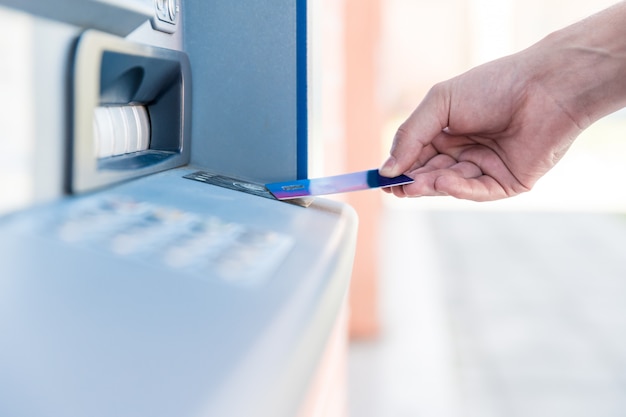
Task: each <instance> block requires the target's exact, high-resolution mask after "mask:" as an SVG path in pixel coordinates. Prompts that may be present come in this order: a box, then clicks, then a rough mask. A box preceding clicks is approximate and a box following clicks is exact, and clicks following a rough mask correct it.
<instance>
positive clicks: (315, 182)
mask: <svg viewBox="0 0 626 417" xmlns="http://www.w3.org/2000/svg"><path fill="white" fill-rule="evenodd" d="M411 182H413V179H412V178H410V177H407V176H406V175H400V176H399V177H394V178H387V177H383V176H382V175H380V174H379V173H378V170H377V169H371V170H369V171H360V172H352V173H350V174H342V175H334V176H331V177H322V178H312V179H307V180H294V181H284V182H274V183H271V184H265V188H267V190H268V191H269V192H270V193H272V195H274V197H276V198H277V199H279V200H289V199H291V198H301V197H309V196H314V195H326V194H337V193H347V192H350V191H361V190H369V189H371V188H380V187H390V186H392V185H401V184H408V183H411Z"/></svg>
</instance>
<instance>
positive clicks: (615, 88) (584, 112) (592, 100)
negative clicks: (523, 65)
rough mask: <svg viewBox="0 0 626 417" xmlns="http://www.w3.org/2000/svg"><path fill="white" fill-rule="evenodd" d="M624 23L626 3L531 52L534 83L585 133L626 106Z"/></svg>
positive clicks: (550, 37) (551, 37)
mask: <svg viewBox="0 0 626 417" xmlns="http://www.w3.org/2000/svg"><path fill="white" fill-rule="evenodd" d="M624 22H626V3H620V4H618V5H616V6H614V7H612V8H609V9H607V10H605V11H603V12H601V13H599V14H597V15H594V16H591V17H590V18H588V19H585V20H583V21H581V22H578V23H576V24H574V25H572V26H568V27H566V28H564V29H562V30H560V31H557V32H554V33H552V34H550V35H548V36H547V37H546V38H544V39H543V40H542V41H540V42H539V43H537V44H536V45H534V46H533V47H531V48H529V49H528V50H527V51H526V53H527V54H530V56H529V57H526V62H528V63H529V65H530V67H529V68H530V69H529V71H531V74H532V75H531V78H533V80H534V81H535V82H536V83H537V84H538V85H539V86H540V87H541V88H542V89H543V90H544V91H545V92H546V93H547V94H548V95H549V96H550V97H552V98H553V99H554V100H555V101H556V102H557V103H558V104H559V105H560V106H561V107H562V109H563V110H564V111H565V112H566V113H567V114H568V115H569V116H570V117H571V118H572V120H573V121H574V122H575V123H576V124H577V125H578V126H580V127H581V128H586V127H588V126H589V125H590V124H592V123H593V122H595V121H596V120H598V119H600V118H601V117H603V116H606V115H607V114H610V113H612V112H614V111H616V110H619V109H620V108H622V107H624V106H626V24H624ZM536 63H539V65H534V64H536ZM533 65H534V66H533Z"/></svg>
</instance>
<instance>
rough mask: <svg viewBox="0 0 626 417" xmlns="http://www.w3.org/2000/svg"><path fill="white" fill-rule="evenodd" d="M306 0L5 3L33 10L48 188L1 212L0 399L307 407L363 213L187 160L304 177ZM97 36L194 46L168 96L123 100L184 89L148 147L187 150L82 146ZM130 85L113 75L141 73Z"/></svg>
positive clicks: (17, 404) (47, 407)
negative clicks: (218, 179)
mask: <svg viewBox="0 0 626 417" xmlns="http://www.w3.org/2000/svg"><path fill="white" fill-rule="evenodd" d="M304 3H305V2H303V1H298V2H294V1H288V0H280V1H271V2H270V1H269V0H242V1H235V2H233V1H216V0H208V1H207V0H181V3H179V7H180V10H179V14H178V15H176V17H175V19H173V22H171V23H167V22H163V21H158V19H156V18H155V16H156V15H155V13H156V12H155V4H156V3H155V2H154V1H152V0H126V1H123V2H122V1H117V0H63V1H57V2H50V1H48V0H28V1H23V0H0V14H3V13H7V14H9V15H13V14H14V15H15V16H18V15H19V16H20V18H21V19H26V20H27V21H28V22H30V26H29V27H31V29H32V30H31V32H30V33H29V36H30V38H31V41H32V42H31V43H30V45H31V47H32V51H30V59H31V61H30V62H32V63H33V66H34V71H33V74H32V80H31V81H32V82H31V83H30V86H31V90H30V91H31V92H28V93H27V92H25V94H33V96H32V97H31V98H30V99H29V100H28V101H29V103H31V105H30V106H29V108H28V114H27V116H28V118H29V119H30V120H33V121H35V127H34V130H33V144H34V146H33V149H34V151H33V155H32V158H31V160H32V166H31V165H29V167H28V169H30V170H31V171H32V175H31V180H32V184H33V190H34V201H35V203H34V204H33V205H32V206H31V207H27V208H24V209H22V210H19V211H16V212H13V213H9V214H8V215H4V216H2V217H0V335H1V336H0V415H2V416H16V417H17V416H19V417H57V416H64V417H84V416H90V417H110V416H116V417H125V416H129V417H130V416H133V417H135V416H137V417H144V416H150V417H166V416H167V417H169V416H176V417H192V416H193V417H196V416H220V417H221V416H251V415H254V416H268V417H270V416H271V417H280V416H294V415H296V414H297V412H298V410H299V408H300V406H301V405H302V404H301V403H302V401H303V398H304V396H305V394H306V392H307V390H308V389H309V385H310V382H311V379H312V377H313V375H314V374H315V370H316V367H317V364H318V361H319V359H320V356H321V354H322V352H323V350H324V347H325V345H326V342H327V341H328V337H329V334H330V332H331V329H332V328H333V326H334V325H335V324H336V322H337V317H338V314H339V311H340V309H341V308H342V305H343V303H344V302H345V297H346V294H347V288H348V283H349V277H350V273H351V267H352V259H353V254H354V249H355V236H356V228H357V220H356V215H355V213H354V211H353V210H352V209H351V208H350V207H348V206H346V205H344V204H341V203H337V202H332V201H327V200H323V199H318V200H316V201H315V202H314V203H313V204H312V205H311V206H310V207H308V208H304V207H300V206H297V205H292V204H287V203H283V202H279V201H275V200H271V199H266V198H261V197H257V196H253V195H250V194H246V193H242V192H237V191H233V190H229V189H225V188H220V187H216V186H213V185H208V184H204V183H201V182H198V181H192V180H189V179H186V178H184V176H185V175H188V174H190V173H193V172H196V171H198V170H207V171H213V172H218V173H223V174H225V175H229V176H237V177H241V178H243V179H247V180H251V181H256V182H270V181H273V180H283V179H294V178H296V177H299V176H302V175H303V174H306V161H304V160H303V151H304V150H305V148H306V140H303V137H302V130H303V123H304V124H305V123H306V118H305V116H303V114H304V113H303V112H305V110H306V109H303V107H302V106H303V105H305V104H306V102H305V101H304V102H303V94H305V93H306V89H305V87H306V83H304V85H303V84H302V82H303V80H302V77H303V76H304V77H305V74H303V73H302V55H301V54H302V51H301V50H300V51H299V50H298V41H297V39H298V36H301V33H300V35H298V25H299V22H300V23H301V19H302V15H301V14H299V13H302V10H301V9H300V10H299V11H298V10H297V8H298V7H300V8H301V7H302V6H303V4H304ZM300 30H301V28H300ZM93 31H97V32H93ZM88 33H98V34H97V35H96V37H97V38H98V39H100V34H99V33H102V34H103V35H102V36H103V37H104V38H107V39H108V38H109V37H113V38H111V39H115V41H113V42H112V43H111V44H109V43H107V45H114V44H119V45H122V46H120V48H121V53H122V55H123V54H129V55H133V54H134V52H133V51H134V50H138V51H143V52H141V53H139V55H142V54H143V55H142V56H144V57H152V58H154V59H160V58H163V57H166V60H167V59H170V58H171V59H173V60H174V61H176V62H182V63H183V64H181V65H180V66H179V67H176V68H177V69H176V71H174V74H175V75H174V76H173V77H169V78H168V77H165V78H167V79H168V80H169V81H168V83H169V84H168V83H166V84H164V86H165V87H167V88H165V87H164V88H163V89H159V88H160V87H159V86H155V88H156V89H155V90H154V91H157V92H162V94H161V93H158V94H152V95H150V94H147V95H145V96H141V95H135V96H132V97H131V96H128V97H126V98H124V99H123V100H122V99H121V98H120V100H121V101H128V104H134V103H135V102H139V104H145V105H146V106H152V105H154V103H158V102H159V100H160V99H161V97H163V96H164V95H165V96H167V95H168V94H169V95H170V96H171V97H179V98H180V99H176V100H174V99H173V100H171V101H167V103H169V104H168V106H167V107H168V108H169V107H171V108H172V109H171V110H172V113H171V114H168V112H163V111H162V110H159V112H158V113H154V112H153V113H152V117H153V118H154V117H155V115H156V114H159V120H160V121H161V122H163V120H165V121H169V120H170V119H168V118H169V117H171V118H172V119H171V120H172V121H175V120H176V119H177V118H179V119H180V120H179V124H178V125H176V126H177V127H176V128H175V129H172V130H171V132H170V133H168V134H167V135H165V136H164V137H166V140H165V142H163V141H161V142H158V143H160V144H159V145H156V146H158V148H153V149H151V150H149V151H147V153H144V154H142V155H149V154H150V153H162V154H167V155H165V156H166V157H167V158H165V159H164V160H168V161H175V162H173V163H171V164H170V163H167V164H164V163H162V161H161V160H160V159H159V160H158V161H157V162H155V163H152V162H150V163H149V165H150V166H149V169H147V170H145V171H141V169H143V168H141V166H139V168H137V167H136V166H135V168H134V167H133V165H132V164H131V163H128V162H129V161H134V162H133V163H137V162H138V161H137V160H134V159H133V158H135V157H136V156H137V155H131V156H123V157H120V158H118V159H117V160H116V161H119V163H117V164H114V166H115V169H118V170H120V169H121V170H122V173H121V174H120V173H119V172H118V173H117V174H111V173H109V172H105V171H106V170H108V169H110V168H111V165H107V164H106V163H104V164H103V163H100V162H102V161H95V162H94V160H88V159H89V158H94V156H93V155H90V154H89V153H90V152H89V151H87V152H84V149H83V151H77V150H76V149H77V148H75V146H76V144H77V143H82V142H81V141H84V137H83V136H88V135H89V132H88V127H89V125H90V124H89V122H85V120H84V119H85V118H89V117H90V116H89V114H90V111H87V112H82V113H81V112H80V111H77V109H76V108H74V107H73V104H75V103H76V102H77V101H78V102H81V101H80V100H81V99H82V98H83V96H82V95H81V94H82V93H81V88H77V87H76V85H82V84H76V81H77V77H76V74H75V72H74V70H75V69H76V68H75V63H76V62H77V61H76V59H77V58H76V50H77V49H76V45H77V44H78V45H80V42H81V39H82V40H84V39H85V38H84V36H85V34H88ZM81 36H83V37H82V38H81ZM126 42H128V45H131V44H132V45H134V46H132V47H129V48H130V49H126V46H125V45H126ZM300 46H301V45H300ZM107 48H108V46H107ZM155 48H156V49H155ZM155 51H161V52H156V53H155V54H153V53H154V52H155ZM118 52H120V50H118ZM181 54H183V55H184V56H183V55H181ZM172 57H174V58H172ZM152 58H150V59H152ZM146 62H148V63H147V64H141V65H139V66H140V67H141V66H142V65H143V66H144V70H143V72H142V73H143V74H144V75H143V76H141V77H140V76H135V75H132V74H138V73H139V72H141V71H136V70H133V69H132V68H134V67H135V66H136V65H135V64H133V65H130V66H129V67H128V68H127V69H128V70H130V73H131V76H129V77H126V76H124V73H125V72H126V70H127V69H123V70H120V72H119V74H120V77H119V78H120V79H122V80H135V81H137V80H140V81H141V82H144V81H145V80H149V79H152V78H150V77H149V76H147V75H145V74H148V73H149V72H150V68H149V66H150V64H149V62H153V61H146ZM154 62H156V61H154ZM172 62H173V61H172ZM185 62H187V63H188V64H185ZM159 65H160V64H159ZM159 65H157V67H158V66H159ZM186 65H188V66H189V67H188V69H186ZM165 67H167V65H165V66H164V67H163V68H165ZM168 68H169V67H168ZM157 72H158V71H157ZM164 73H167V74H169V73H170V72H169V71H165V72H164ZM95 78H96V79H97V78H98V77H95ZM114 78H115V77H114ZM156 78H159V77H156V76H155V78H154V79H156ZM87 79H89V77H87ZM103 79H104V78H102V77H101V78H100V79H99V80H96V81H93V82H94V83H101V84H102V85H104V84H106V83H104V82H103ZM116 79H117V78H116ZM181 80H182V81H181ZM81 82H83V83H87V84H84V85H86V86H87V87H86V88H87V89H89V88H95V90H93V91H95V92H94V93H93V94H92V99H91V101H90V102H89V103H88V104H86V105H85V106H86V107H87V108H91V107H93V106H95V105H102V104H108V102H105V101H103V100H104V99H103V97H109V98H110V97H111V96H107V95H106V94H103V93H102V91H101V90H102V89H100V90H98V89H97V88H96V87H94V85H95V84H94V85H92V84H90V83H91V82H90V81H84V80H83V81H81ZM124 82H126V81H122V82H121V84H115V83H113V84H115V85H116V86H118V85H136V86H137V85H141V82H139V81H137V82H134V81H133V82H130V83H129V84H124ZM146 82H147V81H146ZM133 83H134V84H133ZM185 83H186V84H187V87H188V88H189V89H188V90H186V89H185V88H184V87H183V85H184V84H185ZM171 86H173V87H172V88H170V87H171ZM148 87H150V86H148ZM116 88H117V87H116ZM120 88H121V87H120ZM141 88H143V87H141ZM141 88H138V90H137V91H140V90H141ZM72 93H73V94H74V95H72ZM98 94H100V95H99V96H98ZM190 95H191V97H189V96H190ZM114 96H115V97H118V98H119V97H124V95H123V94H122V95H114ZM76 97H78V100H77V98H76ZM98 97H99V98H98ZM142 97H143V98H142ZM8 99H10V97H9V98H8ZM144 99H145V100H146V103H143V102H142V100H144ZM113 101H115V100H113ZM81 103H82V102H81ZM171 103H179V104H178V105H173V104H171ZM115 104H120V103H115ZM121 104H124V103H121ZM90 106H91V107H90ZM185 106H187V107H189V106H190V107H191V108H185ZM192 114H193V120H191V115H192ZM81 123H82V124H83V127H82V128H83V132H85V133H84V135H83V134H79V135H77V134H76V132H77V131H80V129H78V130H77V128H76V126H77V124H78V125H81ZM168 123H169V122H168ZM165 125H167V123H165V124H163V126H165ZM156 126H158V122H157V121H153V128H157V129H159V128H158V127H156ZM3 140H9V139H8V138H3ZM81 152H82V153H81ZM168 152H169V154H168ZM168 155H169V156H168ZM169 157H171V158H169ZM146 158H147V157H146ZM168 158H169V159H168ZM144 159H145V158H144ZM147 159H149V160H150V158H147ZM87 160H88V161H87ZM142 160H143V159H142ZM111 161H112V160H111ZM150 161H152V160H150ZM83 164H84V166H83V167H82V168H79V166H82V165H83ZM85 167H86V168H85ZM85 178H87V180H86V181H87V182H86V183H84V182H81V181H84V180H85ZM76 184H82V185H78V186H77V185H76ZM85 184H86V185H85ZM68 189H69V191H71V192H72V194H71V195H67V194H66V192H67V190H68ZM83 191H85V192H83Z"/></svg>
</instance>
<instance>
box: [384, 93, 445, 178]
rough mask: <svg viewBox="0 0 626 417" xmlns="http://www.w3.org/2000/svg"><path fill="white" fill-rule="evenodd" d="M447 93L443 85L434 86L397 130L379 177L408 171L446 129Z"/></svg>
mask: <svg viewBox="0 0 626 417" xmlns="http://www.w3.org/2000/svg"><path fill="white" fill-rule="evenodd" d="M446 91H447V89H446V88H445V86H443V85H438V86H435V87H433V88H432V89H431V90H430V91H429V93H428V94H427V95H426V97H425V98H424V100H423V101H422V102H421V103H420V104H419V106H417V108H416V109H415V111H414V112H413V113H412V114H411V115H410V116H409V118H408V119H407V120H406V121H405V122H404V123H402V125H401V126H400V127H399V128H398V130H397V132H396V135H395V136H394V139H393V144H392V145H391V151H390V155H389V158H388V159H387V161H385V163H384V164H383V165H382V167H381V168H380V175H382V176H384V177H397V176H398V175H401V174H403V173H405V172H406V171H408V170H409V169H410V168H411V167H412V166H413V165H414V164H415V163H416V162H417V161H418V160H419V156H420V153H421V152H422V150H423V148H424V147H425V146H427V145H429V144H430V143H431V142H432V140H433V139H434V138H435V137H436V136H437V135H438V134H440V133H441V131H442V130H443V129H444V128H445V127H447V125H448V114H449V108H450V106H449V103H450V100H449V99H448V94H447V93H446Z"/></svg>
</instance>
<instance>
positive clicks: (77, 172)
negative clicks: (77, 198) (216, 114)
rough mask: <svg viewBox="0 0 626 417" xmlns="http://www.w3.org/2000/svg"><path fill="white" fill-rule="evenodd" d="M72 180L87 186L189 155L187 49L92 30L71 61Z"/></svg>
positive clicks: (75, 186)
mask: <svg viewBox="0 0 626 417" xmlns="http://www.w3.org/2000/svg"><path fill="white" fill-rule="evenodd" d="M73 75H74V80H73V81H74V82H73V87H74V93H73V103H72V105H73V120H72V127H73V135H72V138H71V143H70V146H69V150H70V155H69V159H70V161H71V164H70V169H69V173H68V181H67V188H68V191H70V192H74V193H76V192H83V191H88V190H92V189H95V188H99V187H102V186H106V185H110V184H114V183H117V182H120V181H124V180H128V179H131V178H136V177H139V176H142V175H147V174H152V173H155V172H158V171H163V170H166V169H170V168H174V167H177V166H181V165H184V164H186V163H187V162H188V161H189V152H190V143H189V138H190V119H191V92H190V85H191V84H190V83H191V76H190V69H189V60H188V58H187V55H186V54H185V53H183V52H180V51H175V50H169V49H162V48H155V47H152V46H147V45H142V44H136V43H132V42H129V41H127V40H124V39H122V38H118V37H115V36H111V35H108V34H104V33H100V32H97V31H93V30H89V31H86V32H85V33H83V34H82V35H81V37H80V38H79V40H78V43H77V47H76V55H75V62H74V73H73Z"/></svg>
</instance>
